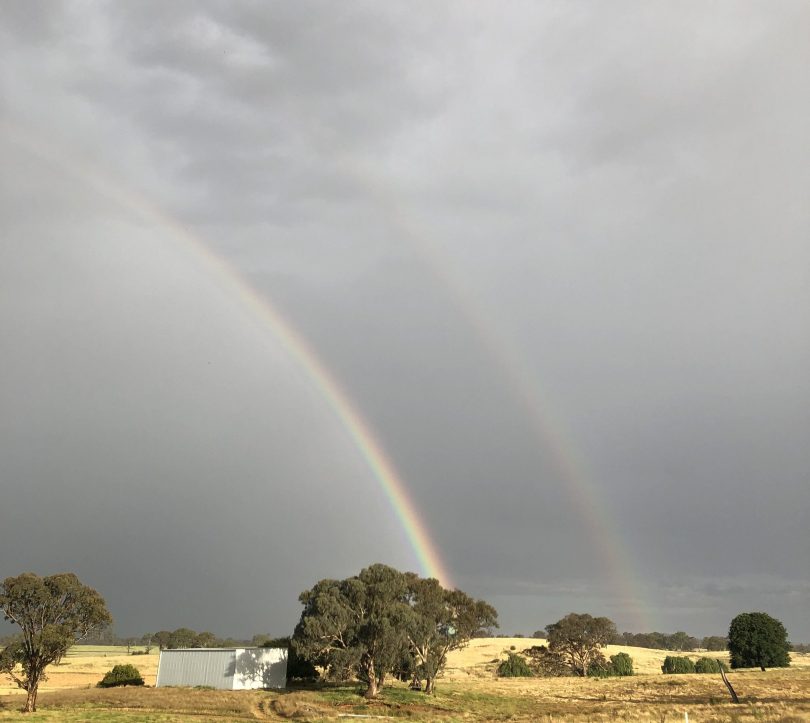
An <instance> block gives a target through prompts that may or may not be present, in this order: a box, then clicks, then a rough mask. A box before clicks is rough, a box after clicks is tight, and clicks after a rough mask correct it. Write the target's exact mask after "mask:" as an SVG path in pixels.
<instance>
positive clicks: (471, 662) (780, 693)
mask: <svg viewBox="0 0 810 723" xmlns="http://www.w3.org/2000/svg"><path fill="white" fill-rule="evenodd" d="M537 643H538V641H536V640H531V639H524V638H516V639H510V638H488V639H480V640H474V641H472V643H471V644H470V646H469V647H468V648H467V649H465V650H463V651H457V652H455V653H453V655H452V657H451V660H450V661H449V665H448V671H447V674H446V675H445V676H444V677H443V678H442V679H440V680H439V682H438V686H437V692H436V695H435V696H425V695H423V694H421V693H415V692H412V691H409V690H407V689H406V688H405V687H404V686H401V685H396V686H393V687H386V689H385V691H384V693H383V695H382V697H381V699H380V700H378V701H375V702H370V703H369V702H366V701H364V700H363V699H362V698H360V697H359V696H358V686H355V685H336V686H322V687H318V688H316V689H291V690H288V691H283V692H266V691H213V690H198V689H180V688H160V689H155V688H150V687H147V688H117V689H111V690H100V689H97V688H95V687H94V686H95V683H96V682H98V680H100V678H101V677H102V675H103V674H104V672H106V671H107V670H109V669H110V668H111V667H112V666H113V665H115V664H117V663H122V662H129V663H133V664H134V665H135V666H136V667H138V669H139V670H140V671H141V672H142V673H143V675H144V678H145V679H146V680H147V683H148V684H149V685H152V684H153V683H154V679H155V673H156V669H157V659H158V656H157V655H156V654H155V653H153V654H152V655H138V656H127V655H126V649H116V648H96V649H93V650H89V649H88V650H83V649H82V648H77V649H74V651H72V654H71V655H70V656H68V658H67V659H66V660H65V661H64V663H63V664H62V665H59V666H57V667H56V668H55V669H54V670H53V671H52V674H51V677H50V680H49V681H48V682H47V683H45V684H44V685H43V686H42V688H41V693H40V698H39V708H40V710H39V712H37V713H36V714H34V715H31V716H22V715H21V714H19V713H18V712H17V709H18V708H19V706H20V705H21V703H22V700H23V699H22V698H21V697H20V694H19V693H17V694H13V695H10V694H9V693H10V691H11V689H10V688H8V687H4V688H3V693H4V694H3V695H2V697H0V721H5V720H23V719H24V720H27V721H67V722H68V723H71V722H73V721H100V722H101V721H125V722H126V721H128V722H131V723H145V722H147V721H148V722H150V723H163V722H173V723H180V722H181V721H212V720H218V721H231V720H232V721H247V720H254V721H255V720H267V721H281V720H306V721H327V720H338V719H340V718H346V717H351V716H375V717H384V718H407V719H408V720H411V721H428V720H438V721H506V720H509V721H527V722H528V721H535V720H540V721H623V720H627V721H672V722H673V723H674V722H675V721H683V720H684V713H685V712H688V713H689V720H690V721H691V722H692V723H696V722H703V721H706V722H708V721H712V722H714V723H719V722H720V721H729V722H731V721H734V722H735V723H747V722H748V721H779V722H780V723H798V722H799V721H810V655H794V656H793V659H794V664H793V666H792V667H791V668H789V669H783V670H768V671H766V672H764V673H762V672H760V671H758V670H757V671H754V670H750V671H742V672H737V671H734V672H732V673H731V674H730V678H731V680H732V682H733V684H734V685H735V687H736V689H737V693H738V694H739V695H740V700H741V703H740V705H733V704H731V703H730V702H729V697H728V693H727V692H726V689H725V687H724V686H723V683H722V681H721V680H720V678H719V676H715V675H671V676H664V675H662V674H661V673H660V664H661V662H660V661H662V660H663V658H664V656H666V655H667V652H666V651H661V650H646V649H642V648H616V649H615V650H614V649H609V650H608V653H609V654H613V653H615V652H616V651H618V650H625V651H627V652H629V653H630V655H631V656H632V657H633V659H634V662H637V668H640V669H641V670H642V671H643V672H642V674H640V675H636V676H633V677H632V678H612V679H581V678H546V679H540V678H518V679H509V680H499V679H497V678H495V677H494V674H493V670H494V667H495V665H496V663H495V662H493V661H495V660H496V659H497V658H501V657H503V656H504V655H505V652H506V651H508V650H509V648H510V646H511V645H515V648H516V650H517V651H520V650H521V649H523V648H525V647H528V646H529V645H532V644H537ZM692 657H698V656H694V655H693V656H692ZM656 666H659V667H657V668H656Z"/></svg>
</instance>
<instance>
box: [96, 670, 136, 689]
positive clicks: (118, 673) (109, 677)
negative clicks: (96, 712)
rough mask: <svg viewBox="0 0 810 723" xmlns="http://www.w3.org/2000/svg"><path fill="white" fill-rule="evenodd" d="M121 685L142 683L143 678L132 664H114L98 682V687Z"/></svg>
mask: <svg viewBox="0 0 810 723" xmlns="http://www.w3.org/2000/svg"><path fill="white" fill-rule="evenodd" d="M121 685H143V678H142V677H141V674H140V672H139V670H138V669H137V668H136V667H135V666H134V665H129V664H127V665H116V666H114V667H113V669H112V670H110V671H108V672H107V673H105V674H104V677H103V678H102V679H101V680H100V681H99V682H98V687H99V688H117V687H119V686H121Z"/></svg>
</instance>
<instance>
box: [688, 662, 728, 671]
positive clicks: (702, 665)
mask: <svg viewBox="0 0 810 723" xmlns="http://www.w3.org/2000/svg"><path fill="white" fill-rule="evenodd" d="M721 670H724V671H726V672H728V666H727V665H726V664H725V663H724V662H723V661H722V660H717V659H716V658H701V659H700V660H698V661H697V662H696V663H695V672H696V673H719V672H720V671H721Z"/></svg>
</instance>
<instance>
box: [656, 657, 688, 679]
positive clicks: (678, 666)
mask: <svg viewBox="0 0 810 723" xmlns="http://www.w3.org/2000/svg"><path fill="white" fill-rule="evenodd" d="M661 670H662V671H663V672H664V673H665V674H667V675H669V674H671V673H694V672H695V664H694V663H693V662H692V661H691V660H690V659H689V658H683V657H680V656H678V655H667V657H666V658H664V664H663V665H662V666H661Z"/></svg>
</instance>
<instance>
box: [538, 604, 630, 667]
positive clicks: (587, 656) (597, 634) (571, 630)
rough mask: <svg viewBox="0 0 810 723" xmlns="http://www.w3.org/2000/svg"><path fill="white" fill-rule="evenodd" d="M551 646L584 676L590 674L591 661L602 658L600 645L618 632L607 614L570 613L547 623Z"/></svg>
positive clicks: (550, 648)
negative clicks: (602, 616) (600, 615)
mask: <svg viewBox="0 0 810 723" xmlns="http://www.w3.org/2000/svg"><path fill="white" fill-rule="evenodd" d="M546 634H547V637H548V647H549V650H551V651H552V652H554V653H559V654H560V655H562V656H563V657H564V658H565V659H566V660H567V661H568V664H569V665H570V666H571V669H572V670H573V671H574V672H575V673H576V674H577V675H581V676H583V677H584V676H587V675H588V668H589V667H590V666H591V664H592V663H593V662H594V661H596V660H599V659H600V658H601V655H602V653H601V650H600V649H601V648H604V647H605V646H607V645H608V644H609V643H610V641H611V640H613V639H614V638H615V637H616V635H617V632H616V626H615V625H614V624H613V621H612V620H609V619H608V618H595V617H593V616H591V615H587V614H586V615H579V614H577V613H569V614H568V615H566V616H565V617H564V618H563V619H562V620H558V621H557V622H556V623H552V624H551V625H547V626H546Z"/></svg>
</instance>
